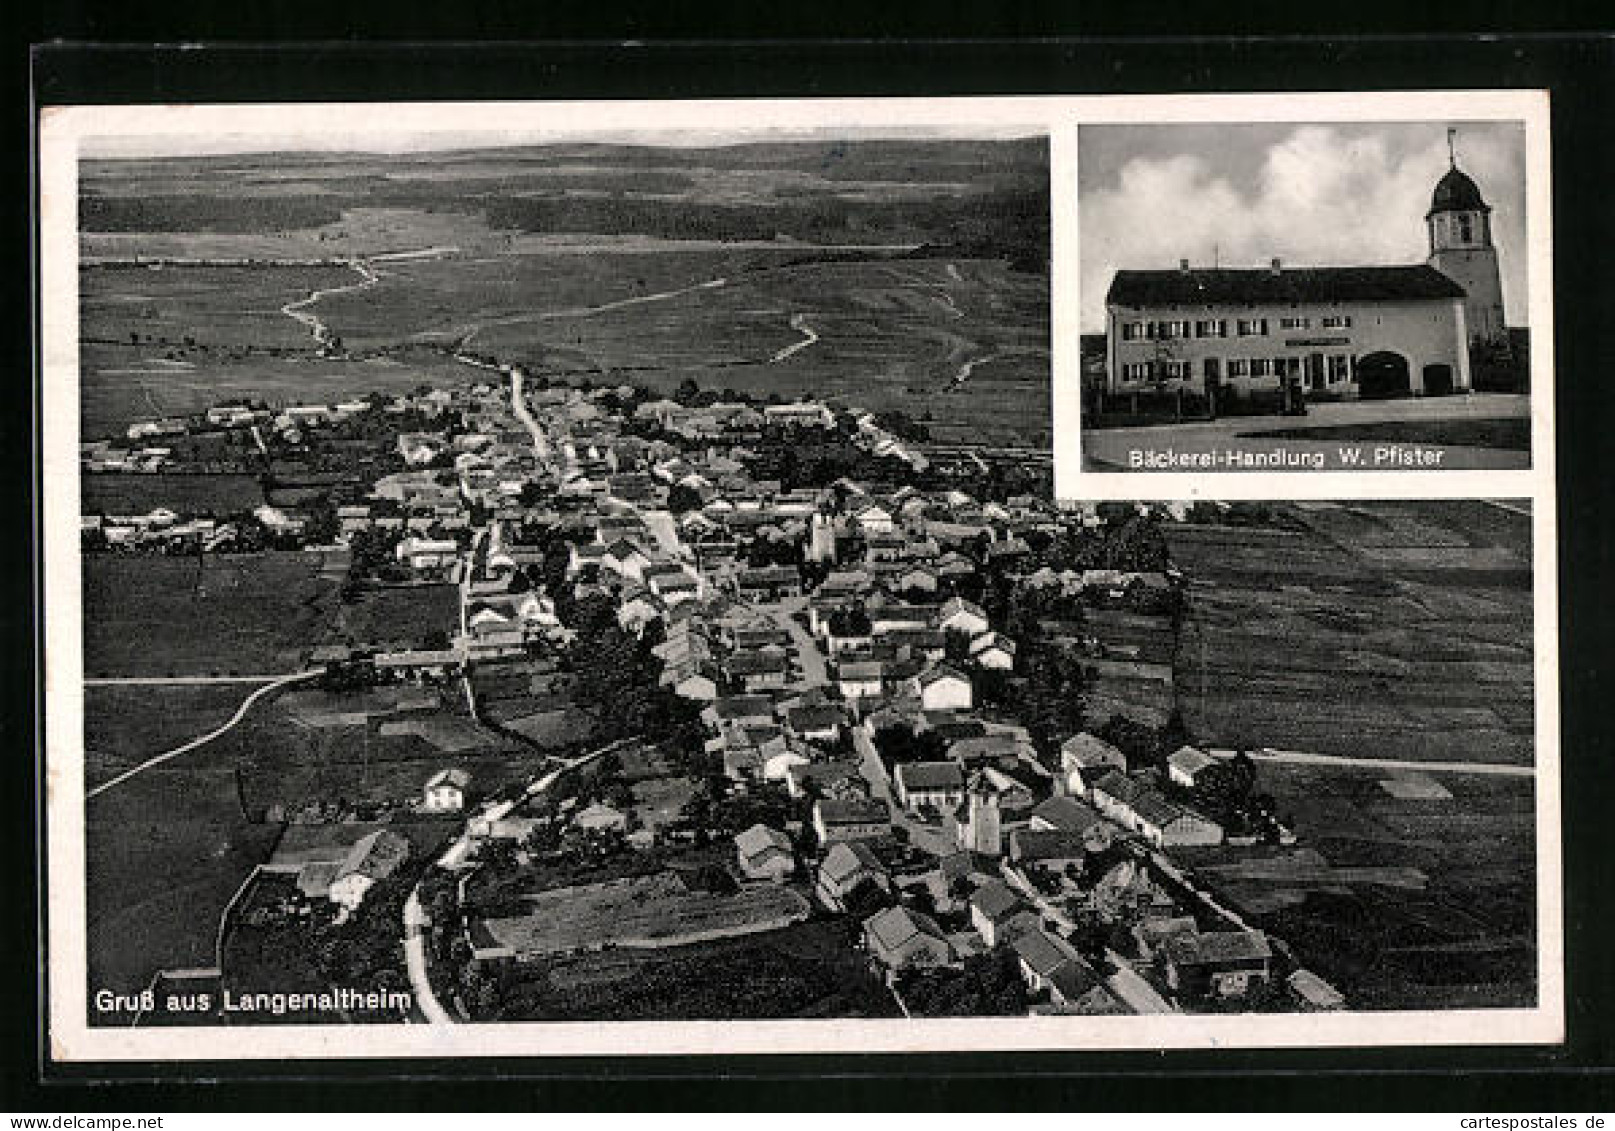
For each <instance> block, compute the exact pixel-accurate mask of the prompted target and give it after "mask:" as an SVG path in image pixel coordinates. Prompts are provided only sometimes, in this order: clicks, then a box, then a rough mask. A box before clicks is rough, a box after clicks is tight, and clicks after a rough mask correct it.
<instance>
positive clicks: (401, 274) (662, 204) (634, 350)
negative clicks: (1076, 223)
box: [80, 139, 1049, 446]
mask: <svg viewBox="0 0 1615 1131" xmlns="http://www.w3.org/2000/svg"><path fill="white" fill-rule="evenodd" d="M698 154H699V155H698ZM1047 177H1048V172H1047V146H1046V143H1045V142H1044V141H1042V140H1040V139H1026V140H1022V141H1012V142H1011V141H1000V142H989V141H981V142H966V141H961V140H952V141H948V142H927V141H917V140H916V141H873V140H868V141H857V142H837V143H836V144H834V145H825V144H818V143H803V144H785V145H772V144H770V145H740V146H732V147H723V148H719V149H712V150H701V151H689V150H683V149H678V148H667V147H654V146H651V147H624V146H588V147H583V149H582V150H575V149H574V147H568V146H543V147H532V148H526V149H513V150H500V151H483V152H474V151H468V152H466V153H464V154H458V155H456V156H455V157H453V158H446V157H443V156H442V155H438V154H432V155H429V156H422V155H408V154H402V155H391V156H381V155H378V156H374V157H370V158H363V157H361V158H355V159H353V160H348V161H334V160H332V159H331V158H330V156H329V155H321V154H277V155H275V158H274V159H273V160H272V161H268V160H264V159H262V158H254V157H246V158H235V159H228V160H213V159H205V158H198V159H181V158H176V159H168V160H145V161H88V162H86V163H85V165H84V174H83V180H82V182H81V183H82V186H83V189H82V191H83V205H84V206H83V207H82V208H81V217H80V226H81V231H80V243H81V252H82V253H83V254H84V256H85V257H86V259H87V260H88V261H89V262H90V263H91V264H92V265H91V266H87V267H86V268H85V269H84V271H83V277H82V285H83V287H84V302H83V319H82V324H83V331H82V332H83V335H84V348H83V362H84V364H83V366H82V368H83V372H84V375H85V376H84V391H83V399H84V409H83V419H84V423H85V434H86V435H87V436H97V435H111V434H115V433H117V432H119V431H121V430H122V429H123V428H125V427H127V424H128V422H129V421H130V420H131V419H134V418H136V417H139V416H149V415H155V414H159V413H169V412H183V411H187V410H194V409H195V408H199V407H202V404H201V403H199V402H203V401H211V400H213V399H215V398H218V397H223V396H231V395H249V396H257V397H263V398H264V399H268V400H270V401H272V402H274V401H296V400H305V401H306V400H313V399H318V398H320V397H324V396H330V395H333V394H336V393H339V392H365V391H369V390H370V389H372V388H375V389H383V390H391V389H396V388H397V387H398V385H397V384H395V383H394V381H393V380H392V378H394V377H399V376H402V380H404V381H406V382H408V387H413V385H414V384H416V383H418V382H419V381H421V380H424V379H428V378H430V379H432V380H436V381H439V383H442V380H443V378H444V377H445V374H446V373H449V372H452V370H450V369H448V368H446V367H448V366H451V365H452V362H451V361H450V360H449V359H448V357H447V356H446V350H447V349H448V347H451V346H453V345H454V344H456V343H458V342H460V341H461V340H467V341H468V342H469V345H470V347H471V348H473V349H475V350H477V351H479V352H482V353H486V354H490V355H493V356H495V357H498V358H499V359H500V360H504V361H511V362H516V363H520V364H523V365H525V366H527V367H528V368H530V369H533V370H536V371H538V372H541V373H545V374H549V375H556V374H563V373H564V374H593V375H597V376H598V375H602V374H610V375H612V376H615V377H618V378H621V379H629V380H633V381H636V382H640V383H643V384H646V385H650V386H653V387H655V388H658V389H665V390H671V389H673V388H674V387H676V386H677V385H678V384H679V383H680V382H681V381H683V380H685V379H687V378H693V379H694V380H696V381H697V382H698V383H700V384H702V385H703V386H706V387H710V388H714V389H718V390H721V389H724V388H733V389H736V390H746V391H751V392H756V393H762V394H768V393H778V394H780V395H784V396H795V395H798V394H801V393H808V392H812V393H816V394H820V395H824V396H827V397H830V398H838V397H840V398H848V399H851V400H855V401H856V402H857V403H859V404H861V405H863V406H865V407H868V408H871V409H875V410H880V409H894V408H896V409H902V410H904V411H907V412H909V413H911V414H912V415H914V416H916V417H922V418H923V417H929V418H930V423H931V424H932V427H933V432H934V434H935V436H936V438H937V439H938V440H939V441H941V442H945V443H946V442H953V443H957V442H979V441H986V442H990V443H1000V444H1015V445H1038V446H1046V445H1047V444H1048V443H1049V434H1048V433H1049V388H1048V386H1049V326H1048V304H1049V300H1048V278H1047V274H1046V272H1045V271H1043V270H1042V269H1041V265H1042V264H1044V263H1046V261H1047V256H1048V243H1047V225H1048V204H1047V192H1048V187H1047ZM139 257H144V258H146V259H150V258H153V257H167V258H171V259H176V260H193V261H197V263H193V264H192V265H185V266H181V265H177V264H171V265H167V266H163V267H162V268H161V269H160V270H153V269H152V268H151V267H150V265H149V264H147V265H138V266H137V265H135V264H134V263H133V260H135V259H136V258H139ZM210 257H211V258H215V259H218V260H228V259H235V258H244V257H246V258H257V259H259V260H262V261H264V262H262V263H260V264H258V265H254V266H245V267H243V266H224V265H211V266H208V265H197V264H199V263H201V262H202V261H205V260H206V259H208V258H210ZM343 257H355V258H357V257H362V258H365V259H366V260H367V261H368V263H369V267H370V269H371V270H373V271H374V272H376V273H377V275H379V281H378V282H377V283H376V284H375V285H373V286H365V287H362V288H354V289H347V290H343V291H338V292H336V293H331V294H328V295H327V296H325V297H324V298H323V299H322V300H321V301H320V302H319V303H318V304H317V306H315V307H313V308H310V309H311V310H312V311H313V312H315V313H317V314H318V316H319V317H321V318H322V319H324V320H325V321H326V322H327V323H328V324H329V325H330V326H331V327H332V328H333V331H334V332H335V333H336V334H337V335H339V336H340V337H341V338H342V340H343V343H344V346H345V348H346V349H347V350H348V351H349V353H350V354H351V355H352V357H353V359H352V360H345V361H321V360H318V359H316V358H315V357H314V356H313V342H312V340H311V338H310V335H309V332H308V329H307V327H305V326H303V325H301V324H300V323H299V322H297V321H296V320H294V319H292V318H290V317H287V316H286V315H284V314H283V313H281V312H280V307H281V306H282V305H283V304H285V303H286V302H288V301H291V300H293V299H296V298H300V297H302V296H303V295H304V294H306V293H308V291H309V290H311V289H314V288H315V287H325V286H336V287H343V286H346V285H347V284H349V283H352V282H353V281H354V280H355V278H356V276H355V273H354V272H353V271H351V270H349V269H348V268H346V267H343V266H340V265H336V264H334V263H332V264H330V265H325V264H326V263H327V262H329V261H332V260H336V259H339V258H343ZM120 260H121V261H122V262H121V263H119V264H117V265H114V263H113V262H112V261H120ZM277 260H278V261H283V262H281V263H279V264H275V263H273V262H271V261H277ZM310 260H312V261H319V262H318V263H316V264H315V265H302V264H299V263H295V262H284V261H310ZM131 334H134V335H135V336H136V339H137V340H136V341H135V342H134V343H133V344H131V342H130V335H131ZM148 338H149V339H150V340H149V341H148ZM187 338H190V339H192V340H193V341H194V343H195V344H194V345H192V346H187V345H186V344H185V343H186V339H187ZM164 339H166V342H165V341H164ZM399 371H402V374H400V373H399ZM472 374H474V371H471V374H468V372H467V371H466V370H464V369H463V368H461V369H460V371H459V373H458V376H457V379H459V380H465V379H467V377H468V376H469V375H472ZM453 379H454V378H450V379H449V380H453ZM988 410H990V411H988ZM984 426H985V428H986V432H985V434H984V433H983V431H982V429H983V427H984Z"/></svg>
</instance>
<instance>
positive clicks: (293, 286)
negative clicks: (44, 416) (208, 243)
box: [79, 264, 359, 360]
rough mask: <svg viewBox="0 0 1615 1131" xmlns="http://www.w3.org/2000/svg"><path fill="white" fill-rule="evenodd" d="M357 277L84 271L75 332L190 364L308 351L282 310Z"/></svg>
mask: <svg viewBox="0 0 1615 1131" xmlns="http://www.w3.org/2000/svg"><path fill="white" fill-rule="evenodd" d="M358 277H359V276H358V275H357V274H355V272H353V271H352V270H350V269H348V268H346V267H341V266H330V267H278V266H274V265H271V264H257V265H255V266H251V267H218V266H208V267H197V266H185V267H163V268H160V269H158V268H150V267H132V266H117V267H112V266H102V267H85V268H81V269H80V271H79V317H80V320H81V321H80V326H79V333H80V335H81V336H82V337H83V338H86V339H89V340H92V341H98V342H119V343H133V342H135V341H137V340H138V342H139V343H140V344H143V345H146V346H152V347H158V348H160V349H175V350H180V349H183V350H184V351H185V352H186V354H187V356H188V358H189V359H191V360H195V358H196V357H203V358H205V357H208V356H210V355H212V354H215V353H224V354H229V353H231V352H241V351H245V350H249V349H250V350H256V351H269V350H306V349H310V348H311V340H310V337H309V332H308V327H306V326H304V325H303V324H302V323H300V322H298V321H296V320H295V319H293V318H290V317H288V316H287V315H285V314H283V313H282V312H281V309H280V308H281V307H282V306H285V305H286V304H287V303H289V302H294V301H296V300H298V299H301V298H304V297H306V296H307V295H308V294H309V293H310V292H311V291H315V290H321V289H325V288H328V287H340V286H345V285H347V284H349V283H352V282H354V281H355V280H356V279H357V278H358Z"/></svg>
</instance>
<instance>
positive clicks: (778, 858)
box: [735, 824, 796, 884]
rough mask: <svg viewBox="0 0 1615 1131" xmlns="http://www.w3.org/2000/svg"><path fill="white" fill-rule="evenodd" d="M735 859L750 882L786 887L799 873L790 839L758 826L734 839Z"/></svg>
mask: <svg viewBox="0 0 1615 1131" xmlns="http://www.w3.org/2000/svg"><path fill="white" fill-rule="evenodd" d="M735 856H736V861H737V863H738V864H739V866H740V871H741V874H742V875H744V876H745V877H746V878H747V879H748V880H766V881H768V882H769V883H776V884H777V883H783V882H784V880H785V878H786V877H787V876H789V875H790V874H791V873H792V872H794V871H795V870H796V856H795V854H794V852H793V851H792V848H791V838H790V837H788V836H786V835H785V834H784V833H783V832H781V831H779V830H778V829H772V828H769V827H768V826H767V825H762V824H757V825H753V826H751V828H749V829H746V830H745V831H744V832H742V833H740V834H738V835H737V836H736V837H735Z"/></svg>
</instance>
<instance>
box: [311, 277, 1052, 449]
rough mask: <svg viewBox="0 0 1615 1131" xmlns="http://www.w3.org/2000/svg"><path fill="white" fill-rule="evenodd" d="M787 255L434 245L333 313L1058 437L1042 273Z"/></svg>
mask: <svg viewBox="0 0 1615 1131" xmlns="http://www.w3.org/2000/svg"><path fill="white" fill-rule="evenodd" d="M792 258H796V259H802V258H804V256H802V255H801V254H800V253H798V254H796V255H795V256H794V257H793V256H782V255H780V254H778V253H763V252H746V253H743V254H737V253H734V252H716V251H712V250H706V249H703V250H699V251H663V252H659V253H655V254H632V253H613V254H604V255H599V256H595V257H580V256H578V255H574V254H566V255H526V256H506V257H501V258H499V259H497V260H494V261H491V262H488V263H476V262H471V261H456V260H435V261H430V262H420V263H415V264H410V265H409V266H408V267H407V268H405V269H401V270H397V271H396V272H395V273H394V274H393V275H391V276H389V277H387V278H384V280H383V282H382V283H381V284H380V285H378V286H377V287H374V288H371V289H369V290H366V291H362V292H351V293H349V294H345V295H340V296H336V297H335V298H334V299H333V300H332V301H331V302H330V303H329V304H328V306H326V308H325V310H324V313H325V314H326V315H327V316H328V317H329V318H330V320H331V324H332V325H333V326H334V327H336V329H337V332H339V333H341V334H342V335H343V337H344V340H346V341H348V342H349V343H353V342H363V343H366V344H367V345H370V346H372V347H380V346H383V345H386V344H390V343H391V342H396V341H397V340H399V339H398V338H397V337H396V336H395V335H397V334H400V333H405V332H408V333H418V329H415V328H421V327H424V328H426V329H427V331H428V335H429V337H430V338H431V339H433V340H447V339H454V338H459V337H462V336H464V335H466V334H470V335H472V336H471V337H470V345H471V348H473V349H475V350H477V351H480V352H483V353H488V354H492V355H494V356H496V357H500V358H503V359H507V360H513V361H516V362H519V363H521V364H523V365H525V366H527V367H528V368H529V369H531V370H533V371H535V372H537V373H541V374H548V375H552V376H566V375H574V374H580V373H586V374H590V375H593V376H595V377H596V379H602V380H603V379H617V380H627V381H632V382H634V383H637V384H642V385H646V386H648V387H651V388H654V389H657V390H659V391H662V392H671V391H672V390H673V389H675V388H676V387H677V386H678V385H679V383H680V382H682V381H684V380H686V379H691V380H694V381H696V382H697V384H699V385H701V386H703V387H706V388H712V389H734V390H737V391H740V392H745V393H751V394H756V395H767V394H769V393H779V394H780V395H782V396H787V397H790V396H796V395H800V394H803V393H813V394H816V395H818V396H822V397H825V398H828V399H829V400H831V401H832V402H837V401H839V402H842V403H849V404H857V405H859V406H861V407H865V408H869V409H871V410H877V411H878V410H884V409H901V410H903V411H905V412H908V413H909V414H910V415H912V416H914V417H916V418H918V419H921V420H924V421H926V422H927V424H928V425H929V426H930V427H931V428H932V431H933V433H934V434H935V436H936V438H937V439H938V440H941V441H953V442H957V441H973V440H982V439H985V440H988V441H992V442H1002V443H1019V444H1028V445H1030V444H1044V443H1047V442H1048V420H1049V388H1048V386H1049V377H1048V373H1049V370H1048V365H1049V361H1048V358H1049V345H1048V313H1047V308H1048V295H1047V279H1046V278H1045V277H1043V276H1041V275H1032V274H1026V273H1022V272H1016V271H1012V270H1009V269H1007V268H1006V267H1005V265H1004V264H1003V263H1001V262H997V261H993V260H987V259H969V258H965V257H959V258H957V259H940V258H939V259H890V258H862V259H859V260H856V261H851V262H832V261H825V262H812V261H809V262H799V263H792V262H790V260H791V259H792ZM444 295H452V296H455V298H454V301H452V302H449V303H445V302H444V301H443V296H444ZM417 307H419V308H420V309H419V311H418V312H417V311H416V310H415V308H417ZM371 334H376V335H377V337H376V338H374V339H372V338H371V337H370V335H371ZM988 406H990V407H991V409H992V411H991V412H988V411H987V408H988ZM983 427H986V428H987V429H988V433H989V434H988V435H986V436H983V434H982V429H983Z"/></svg>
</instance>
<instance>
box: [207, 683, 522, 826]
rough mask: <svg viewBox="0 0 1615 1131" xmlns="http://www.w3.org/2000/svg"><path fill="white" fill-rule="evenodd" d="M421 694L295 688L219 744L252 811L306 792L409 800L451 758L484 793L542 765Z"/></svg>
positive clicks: (295, 801) (355, 799)
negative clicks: (433, 706) (434, 708)
mask: <svg viewBox="0 0 1615 1131" xmlns="http://www.w3.org/2000/svg"><path fill="white" fill-rule="evenodd" d="M405 700H408V701H405ZM429 702H430V699H429V697H426V696H423V695H422V694H420V693H418V692H413V691H411V689H408V688H401V689H400V688H380V689H375V690H372V691H368V692H363V693H340V694H333V693H330V692H326V691H322V690H319V689H317V688H299V689H297V690H295V691H291V692H287V693H286V694H284V695H282V696H280V697H279V698H277V699H276V701H275V702H274V703H273V704H271V705H270V706H269V707H268V708H267V709H265V710H263V711H261V712H254V714H253V715H252V717H250V718H249V719H247V721H246V722H244V723H243V724H242V725H241V726H239V727H237V728H236V729H235V730H233V731H232V732H230V733H229V734H228V735H225V736H224V737H222V738H221V739H220V740H219V747H220V749H221V751H223V752H224V755H225V756H227V757H229V758H231V759H233V760H234V761H235V763H236V764H237V765H238V766H239V772H240V776H241V782H242V791H243V798H244V804H245V805H246V807H247V811H248V812H249V813H253V814H261V813H263V812H265V811H266V810H267V809H268V808H269V807H270V806H272V805H277V804H278V805H284V806H288V807H295V806H301V805H304V804H307V803H309V802H313V801H346V802H348V803H350V804H354V805H359V804H374V803H401V802H408V801H414V800H418V799H419V798H420V797H421V790H422V788H423V787H424V786H425V784H426V781H427V779H428V778H430V777H431V776H432V775H433V774H435V773H436V772H437V771H439V770H441V769H444V768H446V767H449V766H458V767H460V768H462V769H465V770H467V771H469V772H470V774H471V778H472V787H471V788H472V790H473V792H475V793H478V794H487V793H490V792H493V791H495V790H498V789H500V788H502V787H504V786H508V785H513V784H525V783H526V782H528V781H530V780H531V779H532V778H534V777H536V776H537V775H538V774H540V773H542V772H543V771H544V769H545V768H546V767H547V766H548V761H547V760H546V759H545V758H544V756H543V755H541V754H539V753H537V752H535V751H532V750H529V749H527V748H526V747H523V746H520V745H518V744H516V743H513V742H512V741H511V740H509V739H507V738H504V737H503V736H501V735H499V734H497V733H495V732H493V731H490V730H488V729H487V728H486V727H483V726H480V725H479V724H478V723H476V722H475V721H474V720H472V719H470V718H467V717H465V716H462V715H452V714H449V713H447V712H441V711H440V712H436V713H430V712H423V711H422V710H421V706H422V705H423V704H424V703H429ZM395 710H397V711H403V712H404V713H397V714H394V713H393V712H394V711H395Z"/></svg>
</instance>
